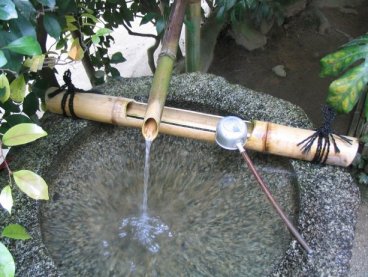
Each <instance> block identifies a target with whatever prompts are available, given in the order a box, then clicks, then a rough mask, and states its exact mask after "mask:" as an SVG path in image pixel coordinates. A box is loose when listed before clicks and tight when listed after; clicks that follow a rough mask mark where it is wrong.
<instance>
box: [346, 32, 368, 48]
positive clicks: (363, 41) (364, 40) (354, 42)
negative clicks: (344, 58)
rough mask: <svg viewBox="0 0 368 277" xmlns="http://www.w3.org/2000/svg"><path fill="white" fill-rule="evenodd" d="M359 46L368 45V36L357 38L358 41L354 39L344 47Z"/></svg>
mask: <svg viewBox="0 0 368 277" xmlns="http://www.w3.org/2000/svg"><path fill="white" fill-rule="evenodd" d="M358 44H368V34H365V35H362V36H360V37H357V38H356V39H353V40H352V41H349V42H348V43H345V44H344V45H343V46H342V47H346V46H352V45H358Z"/></svg>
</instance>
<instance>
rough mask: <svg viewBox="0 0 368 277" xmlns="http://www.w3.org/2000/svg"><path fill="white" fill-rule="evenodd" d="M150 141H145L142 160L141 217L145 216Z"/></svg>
mask: <svg viewBox="0 0 368 277" xmlns="http://www.w3.org/2000/svg"><path fill="white" fill-rule="evenodd" d="M151 145H152V140H146V154H145V159H144V173H143V174H144V178H143V181H144V189H143V203H142V216H145V215H147V189H148V181H149V169H150V152H151Z"/></svg>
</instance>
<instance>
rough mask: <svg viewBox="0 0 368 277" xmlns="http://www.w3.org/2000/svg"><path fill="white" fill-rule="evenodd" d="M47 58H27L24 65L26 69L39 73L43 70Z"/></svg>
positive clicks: (42, 56) (40, 56)
mask: <svg viewBox="0 0 368 277" xmlns="http://www.w3.org/2000/svg"><path fill="white" fill-rule="evenodd" d="M45 57H46V56H45V55H44V54H41V55H36V56H33V57H32V58H27V59H26V60H25V61H24V63H23V65H24V66H25V67H28V68H29V70H30V71H31V72H37V71H39V70H42V67H43V63H44V61H45Z"/></svg>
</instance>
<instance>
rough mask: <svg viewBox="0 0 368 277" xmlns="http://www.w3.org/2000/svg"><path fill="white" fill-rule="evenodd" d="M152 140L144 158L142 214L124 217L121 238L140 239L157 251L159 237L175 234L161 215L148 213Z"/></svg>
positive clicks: (144, 244) (153, 250) (148, 143)
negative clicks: (162, 219) (156, 215)
mask: <svg viewBox="0 0 368 277" xmlns="http://www.w3.org/2000/svg"><path fill="white" fill-rule="evenodd" d="M151 145H152V141H151V140H146V151H145V159H144V178H143V181H144V187H143V202H142V208H141V210H142V211H141V215H140V216H139V217H135V216H133V217H128V218H123V220H122V223H121V226H120V228H119V231H120V233H119V237H120V238H129V239H133V240H136V241H138V242H139V243H140V244H141V245H143V246H144V247H146V248H147V249H148V250H149V251H150V252H152V253H157V252H158V251H159V250H160V245H159V244H158V243H157V237H158V236H160V235H167V237H169V238H171V237H172V236H173V235H172V233H171V232H170V229H169V226H167V225H166V224H165V223H163V222H162V221H161V219H160V218H159V217H154V216H151V215H149V214H148V196H147V195H148V192H147V191H148V183H149V174H150V173H149V170H150V152H151Z"/></svg>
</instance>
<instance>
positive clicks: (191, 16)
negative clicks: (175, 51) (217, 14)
mask: <svg viewBox="0 0 368 277" xmlns="http://www.w3.org/2000/svg"><path fill="white" fill-rule="evenodd" d="M187 19H188V21H189V22H190V23H191V24H190V25H191V26H188V24H187V26H186V28H185V68H186V72H195V71H199V70H200V66H201V19H202V16H201V1H200V0H189V3H188V7H187Z"/></svg>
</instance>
